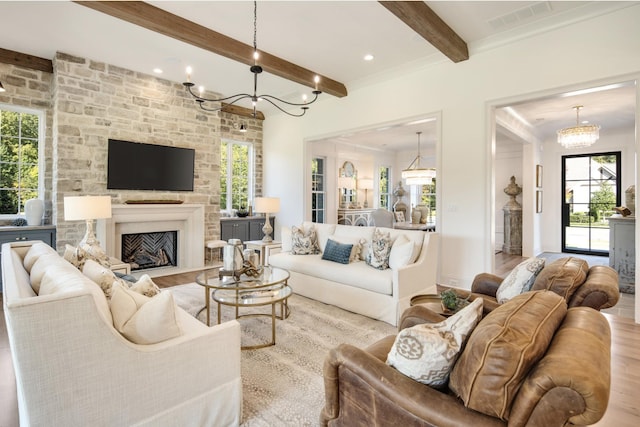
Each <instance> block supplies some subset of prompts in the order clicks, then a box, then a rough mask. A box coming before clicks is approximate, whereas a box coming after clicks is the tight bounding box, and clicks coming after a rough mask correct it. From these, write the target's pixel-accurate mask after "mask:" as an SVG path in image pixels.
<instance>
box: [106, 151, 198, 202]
mask: <svg viewBox="0 0 640 427" xmlns="http://www.w3.org/2000/svg"><path fill="white" fill-rule="evenodd" d="M194 159H195V150H193V149H191V148H180V147H169V146H166V145H154V144H142V143H138V142H128V141H119V140H117V139H110V140H109V148H108V166H107V188H108V189H113V190H158V191H193V168H194Z"/></svg>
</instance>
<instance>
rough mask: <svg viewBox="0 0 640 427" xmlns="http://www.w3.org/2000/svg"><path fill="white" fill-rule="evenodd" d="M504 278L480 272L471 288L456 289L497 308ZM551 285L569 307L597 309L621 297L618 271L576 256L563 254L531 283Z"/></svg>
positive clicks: (487, 307)
mask: <svg viewBox="0 0 640 427" xmlns="http://www.w3.org/2000/svg"><path fill="white" fill-rule="evenodd" d="M502 280H503V278H502V277H499V276H496V275H494V274H491V273H480V274H478V275H477V276H476V277H475V278H474V280H473V283H472V284H471V292H469V291H467V290H462V289H455V291H456V293H457V294H458V295H459V296H460V297H462V298H467V297H468V296H469V295H470V294H471V298H470V299H471V300H473V299H475V298H477V297H482V298H483V299H484V310H485V313H488V312H489V311H491V310H493V309H494V308H496V307H497V306H498V305H499V303H498V301H497V300H496V292H497V290H498V287H499V286H500V283H502ZM540 289H548V290H551V291H553V292H555V293H557V294H558V295H561V296H563V297H564V298H565V299H566V300H567V304H568V305H569V307H591V308H594V309H596V310H602V309H604V308H609V307H613V306H614V305H616V304H617V303H618V300H619V299H620V289H619V287H618V273H617V272H616V271H615V270H614V269H613V268H611V267H607V266H606V265H594V266H592V267H589V264H588V263H587V262H586V261H585V260H583V259H581V258H575V257H566V258H560V259H558V260H556V261H553V262H551V263H549V264H547V265H546V266H545V267H544V268H543V269H542V271H541V272H540V273H538V276H537V277H536V280H535V282H534V284H533V286H532V287H531V290H532V291H536V290H540Z"/></svg>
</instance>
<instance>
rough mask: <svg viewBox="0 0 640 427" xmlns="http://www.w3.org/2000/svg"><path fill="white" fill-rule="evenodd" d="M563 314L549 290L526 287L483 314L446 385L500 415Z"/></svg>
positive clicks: (474, 405) (505, 416)
mask: <svg viewBox="0 0 640 427" xmlns="http://www.w3.org/2000/svg"><path fill="white" fill-rule="evenodd" d="M566 313H567V304H566V302H565V300H564V299H563V298H562V297H560V296H559V295H557V294H555V293H553V292H547V291H537V292H527V293H524V294H521V295H518V296H517V297H514V298H513V299H511V300H510V301H507V302H506V303H505V304H503V305H501V306H499V307H498V308H496V309H495V310H493V311H492V312H491V313H489V314H488V315H487V316H486V317H485V318H484V319H482V321H480V323H479V324H478V326H477V327H476V328H475V329H474V331H473V333H472V334H471V336H470V337H469V340H468V341H467V344H466V347H465V349H464V351H463V352H462V354H461V355H460V358H459V359H458V362H457V363H456V365H455V367H454V368H453V371H452V372H451V381H450V383H449V387H450V388H451V390H452V391H453V392H454V393H456V394H457V395H458V396H460V398H461V399H462V401H463V402H464V404H465V406H467V407H469V408H471V409H473V410H476V411H478V412H482V413H484V414H487V415H489V416H492V417H497V418H500V419H502V420H507V419H508V418H509V410H510V408H511V404H512V402H513V399H514V398H515V396H516V394H517V393H518V390H519V389H520V386H521V384H522V382H523V381H524V379H525V377H526V375H527V374H528V372H529V370H530V369H531V367H532V366H533V365H535V364H536V363H537V362H538V360H540V358H541V357H542V356H543V355H544V353H545V352H546V350H547V347H548V346H549V343H550V342H551V339H552V338H553V335H554V333H555V331H556V329H557V328H558V327H559V325H560V324H561V322H562V320H563V319H564V317H565V315H566Z"/></svg>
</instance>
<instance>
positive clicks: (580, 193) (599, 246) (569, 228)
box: [562, 151, 621, 256]
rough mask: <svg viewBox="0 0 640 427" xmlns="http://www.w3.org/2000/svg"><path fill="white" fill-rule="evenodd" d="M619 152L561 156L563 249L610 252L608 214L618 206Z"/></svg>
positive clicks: (564, 250)
mask: <svg viewBox="0 0 640 427" xmlns="http://www.w3.org/2000/svg"><path fill="white" fill-rule="evenodd" d="M620 165H621V162H620V152H619V151H617V152H609V153H597V154H579V155H571V156H563V157H562V188H563V196H562V197H563V200H562V251H563V252H569V253H577V254H585V255H601V256H608V255H609V221H608V219H609V217H610V216H611V215H612V214H614V213H615V212H614V211H613V208H614V207H616V206H620V200H621V191H620V186H621V183H620V170H621V168H620Z"/></svg>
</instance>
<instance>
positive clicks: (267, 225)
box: [262, 213, 273, 243]
mask: <svg viewBox="0 0 640 427" xmlns="http://www.w3.org/2000/svg"><path fill="white" fill-rule="evenodd" d="M262 232H263V233H264V237H263V238H262V241H263V242H265V243H271V242H273V238H272V237H271V233H272V232H273V227H272V226H271V221H269V214H268V213H265V214H264V226H263V227H262Z"/></svg>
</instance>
